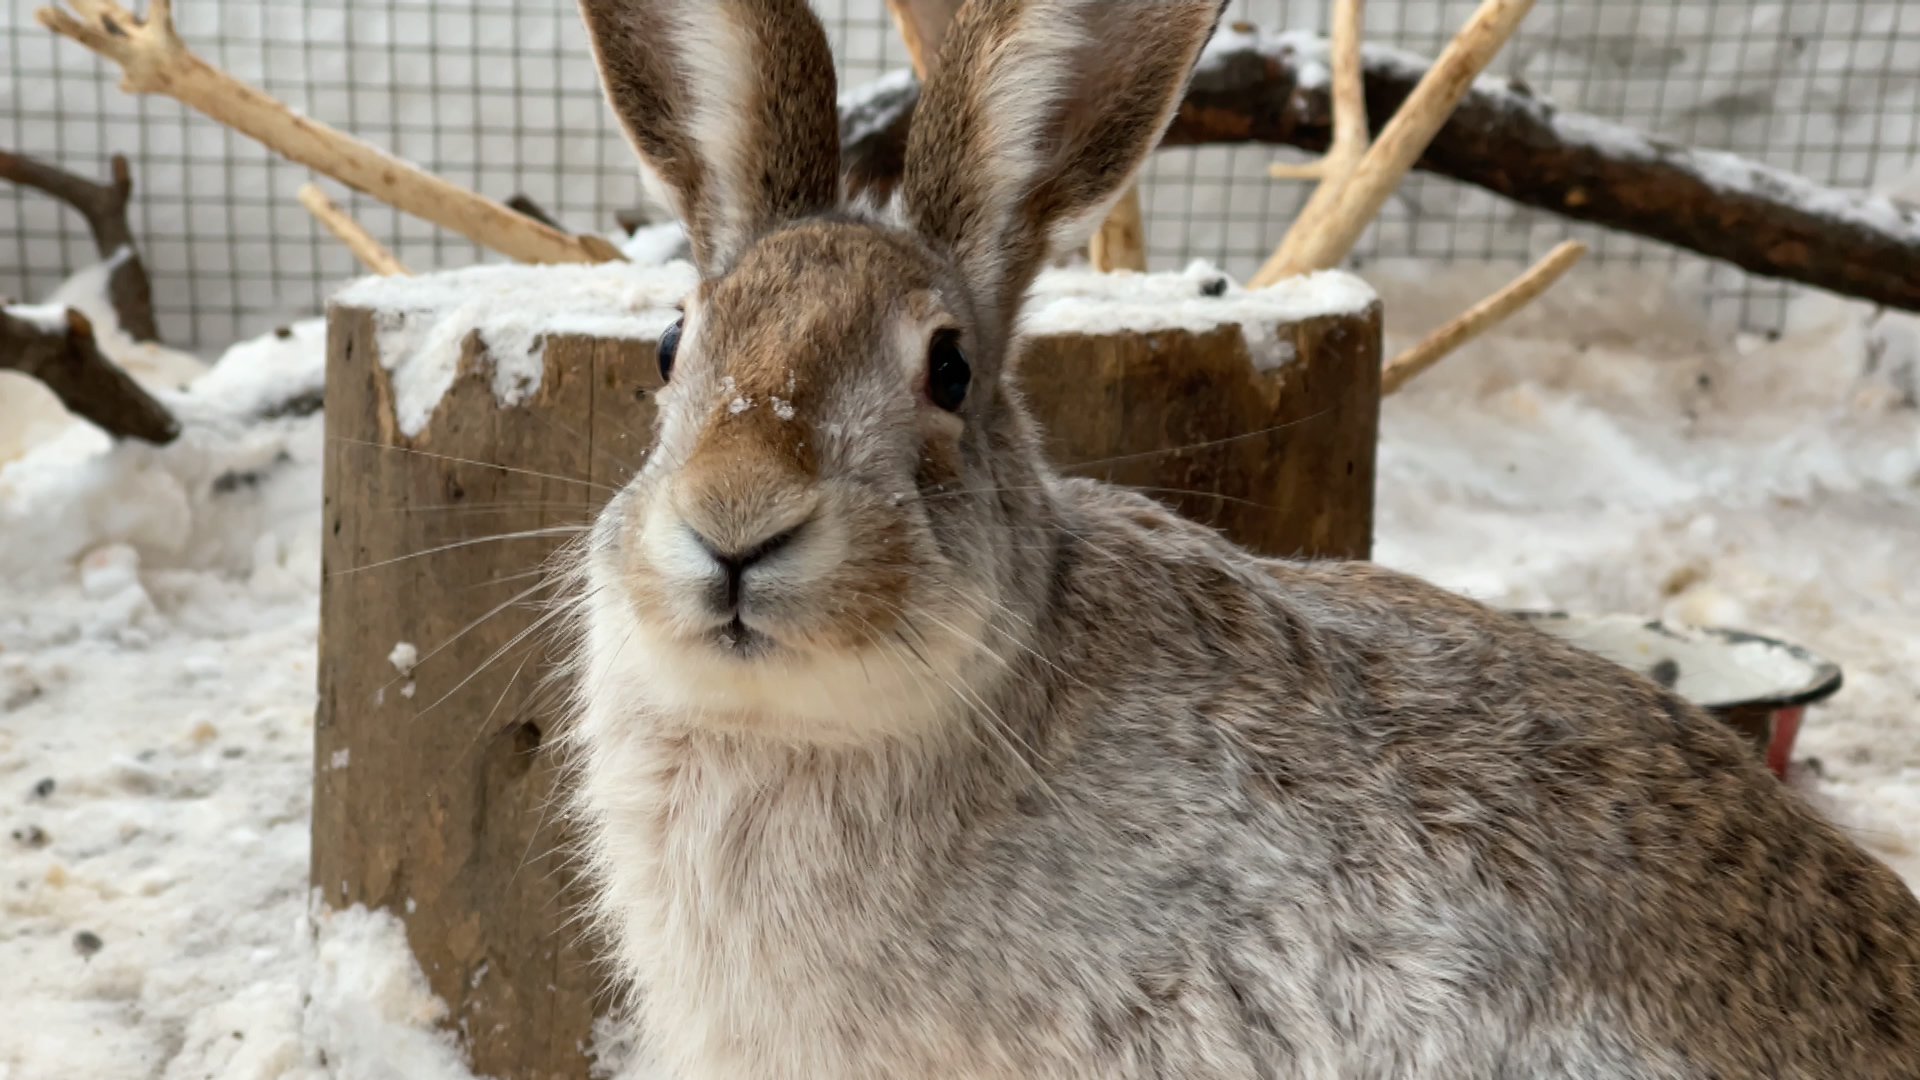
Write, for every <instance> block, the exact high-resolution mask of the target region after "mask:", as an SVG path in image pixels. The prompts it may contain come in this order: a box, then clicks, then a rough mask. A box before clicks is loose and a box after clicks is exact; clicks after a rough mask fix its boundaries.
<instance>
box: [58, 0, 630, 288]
mask: <svg viewBox="0 0 1920 1080" xmlns="http://www.w3.org/2000/svg"><path fill="white" fill-rule="evenodd" d="M71 2H72V4H73V9H74V11H76V12H78V13H79V15H80V18H78V19H76V18H74V17H73V16H72V15H69V14H68V13H67V12H65V11H63V10H61V9H59V8H41V9H39V10H38V11H36V12H34V18H36V19H38V20H39V22H40V25H42V26H44V27H46V28H47V29H49V30H52V31H53V32H54V33H56V34H60V35H62V36H63V37H69V38H72V39H73V40H75V41H77V42H79V43H80V44H82V45H84V46H86V47H87V48H89V49H91V50H93V51H94V52H96V53H99V54H100V55H101V56H104V57H106V58H107V59H109V60H111V61H113V62H114V63H116V64H119V65H120V67H121V69H122V71H123V72H124V77H123V78H122V79H121V81H120V88H121V89H122V90H125V91H127V92H128V93H133V94H164V95H166V96H167V97H171V98H174V99H175V100H177V101H180V102H181V103H183V104H185V105H188V106H191V107H192V108H195V109H198V110H199V111H201V112H203V113H205V114H206V115H208V116H210V117H212V118H213V119H215V120H217V121H219V122H220V123H222V124H225V125H226V126H228V127H230V128H233V129H234V130H236V131H238V132H240V133H241V134H243V135H246V136H248V137H249V138H252V139H255V140H257V141H259V142H261V143H264V144H266V146H267V147H268V148H269V149H271V150H274V151H276V152H278V153H280V154H283V155H285V156H287V157H289V158H292V159H293V160H294V161H297V162H299V163H301V164H302V165H306V166H308V167H309V168H312V169H314V170H316V171H318V172H321V173H324V174H325V175H327V176H330V177H333V178H334V179H335V180H338V181H340V182H341V183H343V184H345V185H347V186H348V187H351V188H354V189H356V190H358V191H364V192H366V193H367V194H369V195H371V196H373V197H374V198H376V199H379V200H380V201H381V202H384V203H387V204H388V205H390V206H394V207H397V208H399V209H401V210H404V211H406V212H407V213H409V214H413V215H414V216H416V217H421V218H425V219H426V220H428V221H431V222H433V223H434V224H436V225H439V226H442V227H443V228H447V229H452V230H453V231H454V232H457V233H459V234H460V235H462V236H464V237H466V238H467V239H469V240H472V241H473V242H474V243H476V244H480V245H483V246H485V247H489V248H492V249H494V250H495V251H498V252H501V253H502V254H505V255H507V256H510V257H512V258H515V259H518V260H520V261H522V262H530V263H580V262H602V261H605V255H606V253H607V251H608V250H609V248H608V246H607V245H605V244H600V245H592V244H590V243H587V242H583V241H582V240H580V239H579V238H577V237H572V236H568V235H567V234H566V233H564V232H561V231H560V230H558V229H554V228H550V227H548V226H545V225H542V224H540V223H539V222H537V221H534V220H532V219H531V218H528V217H526V216H525V215H523V214H517V213H515V212H513V211H512V210H509V209H508V208H506V207H505V206H502V205H501V204H499V203H497V202H495V201H493V200H492V199H489V198H486V197H485V196H483V195H479V194H477V193H475V192H472V191H468V190H467V189H465V188H463V187H460V186H459V185H457V184H452V183H448V182H447V181H445V180H443V179H441V178H440V177H437V176H434V175H432V174H430V173H427V172H424V171H422V170H421V169H418V168H416V167H414V166H412V165H409V164H407V163H406V162H404V161H401V160H400V159H399V158H396V157H394V156H392V155H391V154H388V153H385V152H383V151H381V150H378V149H375V148H374V147H372V146H369V145H367V144H366V143H363V142H361V141H359V140H358V139H355V138H353V137H352V136H350V135H347V134H345V133H343V132H340V131H336V130H334V129H333V128H330V127H327V126H326V125H325V124H321V123H319V122H317V121H314V120H310V119H308V118H306V117H304V116H301V115H299V114H297V113H295V112H294V111H293V110H291V109H289V108H287V107H286V106H285V105H283V104H281V103H280V102H278V101H275V100H274V99H273V98H270V97H268V96H267V95H265V94H263V93H261V92H260V91H258V90H256V89H254V88H253V87H251V86H248V85H247V84H246V83H243V82H241V81H239V80H238V79H235V78H234V77H233V76H231V75H228V74H227V73H226V72H224V71H221V70H220V69H218V68H216V67H214V66H212V65H211V64H208V63H207V62H206V61H204V60H202V59H200V58H199V57H198V56H195V55H194V54H193V53H192V52H191V51H190V50H188V48H187V46H186V44H185V43H184V42H182V41H181V40H180V35H179V34H177V33H175V32H174V29H173V14H172V4H171V0H151V2H150V3H149V5H148V7H147V17H146V18H145V19H144V20H142V19H137V18H135V17H134V16H133V15H132V14H130V13H129V12H127V11H126V10H125V9H124V8H122V7H120V6H119V5H118V4H116V3H113V2H112V0H71Z"/></svg>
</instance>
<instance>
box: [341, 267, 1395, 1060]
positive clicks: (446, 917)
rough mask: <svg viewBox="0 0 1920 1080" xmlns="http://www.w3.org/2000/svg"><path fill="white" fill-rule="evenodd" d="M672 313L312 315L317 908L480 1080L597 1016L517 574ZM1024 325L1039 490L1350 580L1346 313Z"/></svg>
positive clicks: (593, 459)
mask: <svg viewBox="0 0 1920 1080" xmlns="http://www.w3.org/2000/svg"><path fill="white" fill-rule="evenodd" d="M692 283H693V282H692V272H691V270H689V269H688V268H686V267H684V266H674V267H668V268H664V269H657V270H645V269H640V268H636V267H633V266H630V265H620V264H614V265H606V266H600V267H592V268H585V267H562V268H553V267H549V268H541V269H534V268H525V267H484V268H476V269H472V270H467V271H460V272H457V273H453V274H442V275H429V276H423V277H417V278H385V279H369V280H368V281H364V282H361V283H359V284H357V285H355V286H352V287H350V288H349V289H348V290H347V291H346V292H345V293H343V294H342V295H341V296H340V297H338V298H337V299H336V302H335V304H334V306H333V308H332V310H331V312H330V314H329V327H328V336H329V342H328V373H327V388H326V400H327V435H328V444H327V460H326V480H325V529H326V535H325V548H324V560H325V562H324V567H325V569H324V576H323V585H322V592H321V630H320V671H319V686H320V706H319V712H318V719H317V725H316V732H315V779H314V810H313V822H314V825H313V830H314V835H313V864H312V871H313V876H312V880H313V885H314V887H315V888H316V889H317V890H318V891H319V893H320V895H321V896H322V897H324V899H325V902H326V903H327V904H329V905H332V906H334V907H347V906H351V905H355V904H364V905H367V906H369V907H379V908H385V909H387V910H389V911H392V912H394V913H395V914H397V915H398V916H399V917H400V918H401V919H402V920H403V921H404V922H405V923H406V926H407V933H408V940H409V943H410V945H411V947H412V949H413V951H414V954H415V956H416V957H417V958H418V959H419V961H420V966H421V969H422V971H423V972H424V973H425V974H426V976H427V979H428V981H429V982H430V983H431V984H432V986H433V989H434V991H435V993H436V994H438V995H439V996H440V997H441V998H442V999H444V1000H445V1001H446V1002H447V1004H448V1006H449V1017H448V1022H449V1024H450V1026H451V1027H453V1028H454V1029H455V1030H457V1031H458V1032H460V1033H461V1037H462V1039H463V1040H464V1042H465V1045H466V1048H467V1051H468V1053H469V1054H470V1055H471V1058H472V1062H473V1065H474V1068H475V1070H476V1072H478V1073H479V1074H480V1075H490V1076H514V1077H529V1078H538V1080H545V1078H550V1077H552V1078H557V1077H562V1076H565V1077H579V1076H585V1075H587V1067H588V1051H589V1049H590V1047H591V1045H592V1026H593V1022H594V1020H595V1018H596V1016H598V1015H601V1014H602V1013H603V1012H604V1011H605V1010H606V1008H607V1007H608V1005H609V1000H608V999H607V998H606V997H604V996H603V994H602V991H603V988H604V987H605V986H606V985H607V982H608V976H609V974H610V973H609V972H608V971H607V970H606V969H605V968H604V967H602V966H601V965H600V964H599V963H598V961H597V959H596V953H597V950H596V948H595V947H594V944H593V943H592V941H591V940H589V939H588V938H587V936H586V931H585V930H584V929H583V927H582V926H581V925H580V923H579V921H578V918H577V917H578V913H579V901H580V899H581V897H580V896H579V893H578V889H579V884H578V883H577V882H576V881H575V879H574V877H573V874H572V870H571V866H570V863H569V859H568V856H567V855H566V850H567V839H568V838H567V835H566V830H565V827H564V825H563V823H562V822H561V821H560V820H559V817H558V815H557V813H556V811H555V791H556V786H557V785H558V784H560V783H562V782H563V777H562V775H561V773H560V771H559V769H558V765H557V761H556V755H555V754H554V753H553V752H552V747H553V746H554V745H555V740H556V737H557V733H556V726H557V725H558V724H559V723H560V722H561V719H562V717H561V712H560V709H559V693H558V690H559V687H558V685H557V684H556V683H555V682H554V681H553V677H552V667H551V665H552V663H553V661H554V659H555V653H554V649H553V645H552V640H553V638H552V635H551V634H549V633H547V632H546V631H548V630H551V629H554V627H553V626H552V624H551V623H548V624H546V625H545V626H542V625H541V623H542V620H543V618H545V617H546V616H547V614H548V613H549V612H551V611H552V610H553V609H552V608H551V606H548V605H544V604H543V603H542V601H543V600H546V599H548V598H550V597H551V595H552V593H551V592H550V591H548V590H546V589H543V588H541V587H540V586H541V583H542V577H541V576H540V574H539V571H540V570H541V569H542V567H543V565H544V564H545V563H546V561H547V560H548V559H549V558H550V557H551V556H552V555H553V553H554V552H555V550H556V549H557V548H559V547H560V546H561V545H562V544H563V543H565V542H566V541H567V540H568V539H569V538H571V537H572V536H573V535H574V530H575V528H576V527H578V526H581V525H584V524H585V523H587V522H589V521H590V520H592V517H593V515H594V513H595V512H596V511H597V509H598V508H599V506H600V505H601V504H602V503H603V502H604V501H605V500H606V498H607V497H608V496H609V495H610V494H611V493H612V491H613V490H614V489H615V488H617V487H618V486H619V485H620V484H622V483H623V482H624V481H625V480H626V479H627V477H628V475H629V473H630V471H631V469H632V468H633V467H634V466H635V465H636V464H637V463H638V462H640V461H641V460H642V458H643V456H644V454H645V452H646V450H647V447H648V444H649V441H650V438H651V431H652V425H653V403H652V402H653V394H654V392H655V391H656V390H657V389H658V387H659V375H658V372H657V369H656V361H655V350H656V342H657V340H658V337H659V334H660V333H661V332H662V331H664V329H665V328H666V327H667V325H668V324H669V323H670V322H671V321H672V319H673V318H674V312H673V311H672V310H671V305H672V304H673V303H674V302H675V301H676V300H678V299H679V297H680V296H681V295H683V294H684V293H685V292H686V291H687V289H688V288H689V287H690V286H691V285H692ZM548 298H552V299H551V304H549V302H548ZM543 305H545V306H543ZM1028 323H1029V335H1030V336H1029V340H1028V344H1027V346H1026V349H1025V352H1024V355H1023V358H1022V361H1021V364H1022V379H1023V382H1024V385H1025V390H1026V394H1027V397H1028V399H1029V401H1030V403H1031V405H1032V408H1033V410H1034V412H1035V413H1036V414H1037V415H1038V417H1039V418H1040V419H1041V422H1042V423H1043V424H1044V425H1045V426H1046V428H1047V431H1048V450H1049V453H1050V454H1051V455H1052V456H1053V459H1054V460H1055V461H1056V462H1057V463H1059V464H1060V465H1061V466H1062V467H1063V468H1064V469H1065V470H1066V471H1068V472H1070V473H1074V474H1077V475H1086V476H1097V477H1101V478H1104V479H1109V480H1112V481H1115V482H1119V483H1127V484H1134V485H1137V486H1139V487H1140V488H1142V489H1143V490H1145V491H1146V492H1147V493H1148V494H1151V495H1154V496H1155V497H1158V498H1161V499H1163V500H1165V501H1167V502H1168V503H1170V504H1172V505H1174V506H1176V507H1177V508H1179V509H1180V510H1181V511H1183V512H1185V513H1187V514H1189V515H1191V516H1193V517H1196V518H1198V519H1199V520H1202V521H1205V522H1207V523H1209V524H1211V525H1214V526H1216V527H1218V528H1221V529H1223V530H1224V531H1226V532H1227V533H1228V534H1229V535H1231V536H1233V537H1235V538H1236V539H1238V540H1240V541H1241V542H1243V543H1246V544H1248V545H1249V546H1251V547H1254V548H1256V549H1258V550H1261V551H1265V552H1270V553H1276V554H1307V555H1322V556H1355V557H1363V556H1365V555H1366V554H1367V552H1368V548H1369V543H1370V538H1371V531H1372V506H1373V463H1374V443H1375V438H1376V429H1377V421H1378V403H1379V378H1380V366H1381V351H1380V350H1381V341H1380V312H1379V305H1378V303H1377V302H1376V300H1375V299H1374V296H1373V294H1372V292H1371V291H1370V290H1369V289H1368V288H1367V287H1366V285H1365V284H1364V283H1362V282H1360V281H1358V280H1357V279H1355V278H1352V277H1349V276H1346V275H1343V274H1337V273H1335V274H1324V275H1316V276H1314V277H1311V278H1303V279H1298V280H1296V281H1293V282H1288V283H1285V284H1284V285H1282V286H1281V287H1279V288H1276V289H1272V290H1265V291H1262V292H1257V293H1247V292H1244V291H1242V290H1240V289H1239V288H1238V287H1237V286H1234V285H1233V284H1232V283H1231V282H1229V281H1227V280H1226V279H1225V278H1223V277H1220V276H1218V275H1215V274H1212V273H1209V272H1205V271H1204V270H1201V269H1196V270H1194V271H1192V272H1189V273H1187V274H1183V275H1160V276H1144V275H1133V274H1115V275H1100V274H1094V273H1090V272H1060V273H1055V274H1050V275H1048V276H1047V277H1046V278H1045V279H1044V280H1043V282H1042V284H1041V286H1040V287H1039V289H1038V295H1037V296H1036V299H1035V304H1034V306H1033V308H1032V312H1031V315H1030V318H1029V320H1028Z"/></svg>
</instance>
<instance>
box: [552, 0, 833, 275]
mask: <svg viewBox="0 0 1920 1080" xmlns="http://www.w3.org/2000/svg"><path fill="white" fill-rule="evenodd" d="M580 13H581V15H582V16H583V17H584V18H585V20H586V24H587V33H588V36H589V37H590V38H591V39H592V41H593V51H594V58H595V60H596V61H597V62H598V63H599V66H600V78H601V81H602V82H603V83H604V84H605V85H606V90H607V97H608V99H609V100H610V101H611V102H612V104H613V111H614V112H615V114H617V115H618V117H619V119H620V124H621V126H622V127H623V128H625V129H626V133H627V138H628V139H629V140H631V141H632V143H633V147H634V149H635V150H636V151H637V152H638V153H639V155H640V159H641V162H642V164H643V165H644V166H645V169H644V172H645V174H646V178H647V180H648V186H649V188H650V190H652V192H653V193H654V195H655V196H656V197H658V198H659V199H661V201H662V202H664V203H665V204H666V205H668V206H670V207H671V208H672V209H673V210H674V211H675V212H676V213H678V214H679V215H680V220H681V221H682V222H684V223H685V225H686V229H687V236H688V238H689V240H690V241H691V242H692V245H693V253H694V261H695V262H696V263H698V264H699V267H700V271H701V273H702V274H703V275H705V276H707V277H715V276H718V275H720V274H723V273H725V272H726V270H727V268H728V267H729V266H731V265H732V263H733V261H734V260H735V259H736V258H738V257H739V255H740V253H741V252H742V251H744V250H745V249H746V248H747V247H748V246H749V245H751V244H752V243H753V241H754V240H755V239H756V238H757V237H759V236H760V235H761V234H763V233H765V232H766V231H767V230H768V229H770V228H772V227H774V226H777V225H780V224H782V223H783V222H786V221H791V220H794V219H796V218H801V217H806V216H808V215H810V214H816V213H819V212H821V211H824V210H830V209H832V208H834V207H835V206H836V205H837V204H838V203H839V201H840V121H839V113H838V111H837V107H836V104H835V83H834V73H833V54H832V52H831V50H830V49H829V48H828V45H827V35H826V30H825V29H824V28H823V27H822V26H821V25H820V20H819V19H818V18H817V17H815V16H814V14H813V12H812V10H811V9H809V8H808V6H807V2H806V0H580Z"/></svg>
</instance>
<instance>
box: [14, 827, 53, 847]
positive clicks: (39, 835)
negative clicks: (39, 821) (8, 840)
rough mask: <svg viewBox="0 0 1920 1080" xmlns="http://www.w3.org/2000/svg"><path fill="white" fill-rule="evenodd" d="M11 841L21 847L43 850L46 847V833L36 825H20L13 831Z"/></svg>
mask: <svg viewBox="0 0 1920 1080" xmlns="http://www.w3.org/2000/svg"><path fill="white" fill-rule="evenodd" d="M13 839H14V842H15V843H18V844H19V845H20V846H21V847H30V848H43V847H46V846H47V831H46V830H45V829H42V828H41V827H40V826H38V825H22V826H20V827H19V828H17V829H15V830H13Z"/></svg>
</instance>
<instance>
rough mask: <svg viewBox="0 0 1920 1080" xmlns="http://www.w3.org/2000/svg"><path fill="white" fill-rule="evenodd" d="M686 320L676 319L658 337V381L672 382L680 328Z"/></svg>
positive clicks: (678, 347)
mask: <svg viewBox="0 0 1920 1080" xmlns="http://www.w3.org/2000/svg"><path fill="white" fill-rule="evenodd" d="M686 321H687V320H686V319H684V318H681V319H676V320H674V323H673V325H672V326H669V327H667V332H666V333H664V334H661V335H660V381H661V382H672V381H673V358H674V357H675V356H677V355H679V353H680V327H681V326H683V325H684V324H685V323H686Z"/></svg>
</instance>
